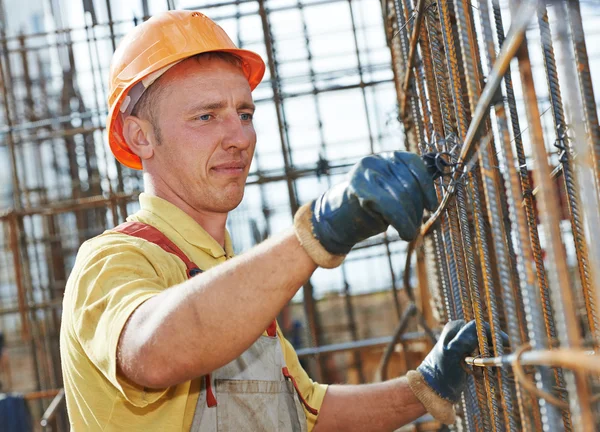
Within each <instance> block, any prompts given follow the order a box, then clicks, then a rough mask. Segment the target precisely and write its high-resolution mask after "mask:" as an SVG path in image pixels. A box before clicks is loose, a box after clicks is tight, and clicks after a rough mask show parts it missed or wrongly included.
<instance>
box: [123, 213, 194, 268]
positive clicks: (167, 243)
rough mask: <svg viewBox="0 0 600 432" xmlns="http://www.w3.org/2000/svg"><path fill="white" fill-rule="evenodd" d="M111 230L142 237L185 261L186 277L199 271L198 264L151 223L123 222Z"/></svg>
mask: <svg viewBox="0 0 600 432" xmlns="http://www.w3.org/2000/svg"><path fill="white" fill-rule="evenodd" d="M113 231H116V232H120V233H123V234H127V235H130V236H132V237H138V238H141V239H144V240H146V241H149V242H150V243H154V244H155V245H157V246H160V247H161V248H163V249H164V250H165V251H167V252H169V253H171V254H173V255H175V256H177V257H178V258H179V259H180V260H181V261H183V262H184V263H185V266H186V268H187V276H188V278H191V277H193V276H195V275H197V274H198V273H200V272H201V270H200V269H199V268H198V266H197V265H196V264H194V263H193V262H192V261H191V260H190V259H189V258H188V257H187V255H186V254H184V253H183V251H182V250H181V249H179V247H177V245H176V244H175V243H173V242H172V241H171V240H169V238H168V237H167V236H166V235H164V234H163V233H162V232H160V230H159V229H157V228H154V227H153V226H152V225H148V224H145V223H143V222H125V223H122V224H121V225H119V226H117V227H115V228H113Z"/></svg>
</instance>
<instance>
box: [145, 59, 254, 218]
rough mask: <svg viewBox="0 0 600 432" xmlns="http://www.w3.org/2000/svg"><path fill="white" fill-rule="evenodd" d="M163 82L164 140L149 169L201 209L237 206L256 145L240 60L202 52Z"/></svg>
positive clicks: (159, 114)
mask: <svg viewBox="0 0 600 432" xmlns="http://www.w3.org/2000/svg"><path fill="white" fill-rule="evenodd" d="M160 85H161V86H165V88H164V91H162V90H161V91H160V96H158V97H157V98H156V101H155V102H154V103H156V104H157V105H156V106H155V107H153V109H154V110H155V111H154V112H155V114H156V115H155V116H154V117H155V121H156V122H158V129H159V130H160V144H158V145H155V146H154V156H153V157H152V158H151V159H150V160H148V161H146V165H145V169H146V170H147V171H148V172H151V173H152V175H153V176H154V178H155V180H157V181H159V182H161V183H163V185H166V186H167V187H169V188H170V189H172V190H173V191H174V192H175V193H177V194H178V195H179V196H180V197H181V198H183V199H184V200H185V201H186V202H187V203H188V204H189V205H191V206H192V207H194V208H195V209H196V210H200V211H207V212H217V213H226V212H229V211H231V210H233V209H234V208H235V207H237V206H238V204H239V203H240V202H241V200H242V198H243V196H244V186H245V183H246V178H247V177H248V171H249V169H250V163H251V161H252V156H253V155H254V148H255V146H256V132H255V131H254V126H253V124H252V116H253V114H254V104H253V102H252V95H251V92H250V87H249V85H248V81H247V80H246V78H245V76H244V75H243V73H242V72H241V70H240V69H239V68H237V67H236V66H234V65H232V64H230V63H228V62H226V61H224V60H222V59H218V58H210V57H208V58H207V57H204V58H203V57H200V58H191V59H188V60H186V61H184V62H182V63H180V64H178V65H176V66H174V67H173V68H172V69H170V70H169V71H167V72H166V73H165V75H163V76H162V77H161V79H160ZM156 138H158V137H156Z"/></svg>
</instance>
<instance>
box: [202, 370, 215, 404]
mask: <svg viewBox="0 0 600 432" xmlns="http://www.w3.org/2000/svg"><path fill="white" fill-rule="evenodd" d="M204 383H205V384H206V405H208V407H209V408H212V407H216V406H217V398H216V397H215V394H214V393H213V389H212V383H211V382H210V374H207V375H204Z"/></svg>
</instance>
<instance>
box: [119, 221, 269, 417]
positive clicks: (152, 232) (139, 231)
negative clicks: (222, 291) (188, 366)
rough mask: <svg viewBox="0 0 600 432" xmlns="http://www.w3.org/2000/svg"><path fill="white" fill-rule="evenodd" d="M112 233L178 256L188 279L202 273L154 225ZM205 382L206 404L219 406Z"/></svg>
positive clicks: (138, 225)
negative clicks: (144, 241) (130, 237)
mask: <svg viewBox="0 0 600 432" xmlns="http://www.w3.org/2000/svg"><path fill="white" fill-rule="evenodd" d="M112 231H114V232H118V233H121V234H127V235H130V236H132V237H137V238H141V239H144V240H146V241H149V242H150V243H154V244H155V245H157V246H160V247H161V248H162V249H163V250H165V251H166V252H169V253H171V254H173V255H175V256H177V257H178V258H179V259H180V260H181V261H183V262H184V264H185V267H186V269H187V270H186V273H187V277H188V279H191V278H192V277H194V276H196V275H197V274H199V273H202V270H200V268H199V267H198V266H197V265H196V264H194V263H193V262H192V261H191V260H190V259H189V258H188V257H187V255H186V254H184V253H183V251H182V250H181V249H179V247H178V246H177V245H176V244H175V243H173V242H172V241H171V240H170V239H169V238H168V237H167V236H166V235H164V234H163V233H162V232H161V231H160V230H159V229H158V228H155V227H153V226H152V225H148V224H145V223H143V222H135V221H132V222H125V223H122V224H121V225H119V226H116V227H115V228H113V229H112ZM267 334H268V335H269V336H271V337H277V321H276V320H273V322H272V323H271V325H269V327H268V328H267ZM204 382H205V385H206V403H207V405H208V406H209V407H214V406H216V405H217V399H216V397H215V395H214V393H213V390H212V383H211V380H210V374H207V375H204Z"/></svg>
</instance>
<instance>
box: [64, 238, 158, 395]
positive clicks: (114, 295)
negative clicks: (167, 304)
mask: <svg viewBox="0 0 600 432" xmlns="http://www.w3.org/2000/svg"><path fill="white" fill-rule="evenodd" d="M73 276H75V278H76V279H75V281H74V285H73V287H72V288H73V291H72V293H70V295H72V302H71V304H72V308H73V310H72V311H71V313H72V316H73V320H72V322H73V331H74V333H75V337H76V338H77V339H78V341H79V343H80V344H81V347H82V348H83V351H84V352H85V354H86V355H87V357H88V358H89V359H90V361H91V362H92V363H93V364H94V366H95V367H96V368H97V369H98V371H99V372H100V373H101V374H102V375H103V376H104V377H105V378H106V379H107V380H108V381H109V382H110V383H111V384H112V385H113V386H114V387H115V388H116V389H117V390H118V391H119V392H120V393H121V394H122V395H123V397H124V398H125V399H127V400H128V401H129V402H130V403H131V404H133V405H134V406H138V407H144V406H146V405H148V404H150V403H153V402H155V401H156V400H158V399H159V398H160V397H161V396H162V395H163V394H164V392H165V391H166V390H154V389H146V388H144V387H141V386H138V385H136V384H134V383H132V382H130V381H129V380H127V379H126V378H125V377H124V376H122V375H121V374H119V373H118V372H117V345H118V342H119V337H120V335H121V331H122V330H123V327H124V326H125V323H126V322H127V320H128V319H129V317H130V315H131V314H132V313H133V311H135V309H136V308H137V307H139V306H140V305H141V304H142V303H143V302H145V301H146V300H148V299H150V298H151V297H153V296H155V295H157V294H159V293H161V292H162V291H164V290H165V289H166V288H168V287H167V286H166V282H165V280H164V278H161V277H160V276H159V274H158V272H157V269H156V268H155V267H154V266H153V265H152V263H151V262H150V260H149V259H148V258H147V257H146V255H145V254H144V252H143V249H142V248H141V247H138V246H136V245H135V244H129V243H126V244H120V245H111V246H108V247H103V248H102V249H100V250H98V251H94V252H91V253H89V255H88V257H87V260H86V261H85V262H84V263H83V264H82V266H81V267H80V268H79V269H78V273H77V274H76V275H73Z"/></svg>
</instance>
